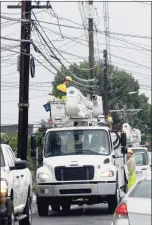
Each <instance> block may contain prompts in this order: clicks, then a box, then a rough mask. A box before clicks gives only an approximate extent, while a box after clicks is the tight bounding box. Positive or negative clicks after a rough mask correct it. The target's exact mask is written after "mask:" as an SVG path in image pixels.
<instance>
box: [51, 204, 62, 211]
mask: <svg viewBox="0 0 152 225" xmlns="http://www.w3.org/2000/svg"><path fill="white" fill-rule="evenodd" d="M51 208H52V211H57V212H59V211H60V204H58V203H55V202H53V203H51Z"/></svg>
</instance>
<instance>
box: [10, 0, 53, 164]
mask: <svg viewBox="0 0 152 225" xmlns="http://www.w3.org/2000/svg"><path fill="white" fill-rule="evenodd" d="M7 7H8V8H11V9H16V8H21V40H27V42H22V41H21V48H20V88H19V104H18V107H19V118H18V151H17V157H18V158H21V159H22V160H27V147H28V146H27V143H28V109H29V69H30V42H29V40H30V38H31V11H32V9H33V8H38V9H39V8H52V7H51V5H50V4H48V2H47V5H40V1H38V3H37V5H35V6H32V1H31V0H28V1H22V2H21V6H20V5H17V6H16V5H9V6H7ZM24 19H26V21H25V20H24Z"/></svg>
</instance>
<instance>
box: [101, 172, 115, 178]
mask: <svg viewBox="0 0 152 225" xmlns="http://www.w3.org/2000/svg"><path fill="white" fill-rule="evenodd" d="M113 176H114V172H113V171H112V170H108V171H104V172H102V173H101V177H113Z"/></svg>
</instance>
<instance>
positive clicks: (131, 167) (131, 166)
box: [127, 148, 136, 190]
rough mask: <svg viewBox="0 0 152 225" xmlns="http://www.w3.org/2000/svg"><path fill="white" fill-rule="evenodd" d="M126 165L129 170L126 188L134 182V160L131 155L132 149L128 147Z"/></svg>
mask: <svg viewBox="0 0 152 225" xmlns="http://www.w3.org/2000/svg"><path fill="white" fill-rule="evenodd" d="M127 158H128V160H127V167H128V172H129V179H128V185H127V188H128V190H129V189H130V188H131V187H132V186H133V185H134V184H135V183H136V162H135V160H134V157H133V151H132V149H130V148H129V149H128V152H127Z"/></svg>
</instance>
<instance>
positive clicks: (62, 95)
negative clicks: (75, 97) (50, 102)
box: [56, 76, 72, 100]
mask: <svg viewBox="0 0 152 225" xmlns="http://www.w3.org/2000/svg"><path fill="white" fill-rule="evenodd" d="M71 82H72V78H71V77H70V76H66V77H65V78H64V81H63V84H59V85H58V86H57V87H56V89H57V90H58V98H59V99H62V100H65V99H66V94H67V87H68V86H69V85H70V84H71Z"/></svg>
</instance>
